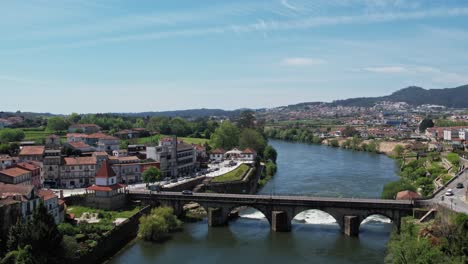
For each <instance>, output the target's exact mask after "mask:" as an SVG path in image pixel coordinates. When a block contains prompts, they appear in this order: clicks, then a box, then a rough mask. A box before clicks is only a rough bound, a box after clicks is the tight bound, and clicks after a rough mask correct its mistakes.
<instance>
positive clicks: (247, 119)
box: [237, 110, 255, 128]
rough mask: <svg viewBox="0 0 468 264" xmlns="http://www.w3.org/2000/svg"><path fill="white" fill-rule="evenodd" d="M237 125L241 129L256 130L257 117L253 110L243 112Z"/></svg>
mask: <svg viewBox="0 0 468 264" xmlns="http://www.w3.org/2000/svg"><path fill="white" fill-rule="evenodd" d="M237 125H238V126H239V127H240V128H254V127H255V116H254V112H253V111H252V110H247V111H243V112H242V113H241V114H240V115H239V119H238V121H237Z"/></svg>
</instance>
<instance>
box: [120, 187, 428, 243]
mask: <svg viewBox="0 0 468 264" xmlns="http://www.w3.org/2000/svg"><path fill="white" fill-rule="evenodd" d="M127 195H128V197H129V199H131V200H141V201H145V202H151V203H155V204H160V205H164V206H169V207H172V208H173V209H174V213H175V214H176V215H181V214H183V206H184V205H185V204H187V203H190V202H196V203H198V204H199V205H200V206H202V207H203V208H204V209H205V210H206V211H207V213H208V224H209V226H223V225H226V224H227V223H228V221H229V215H230V213H231V211H232V210H233V209H235V208H238V207H243V206H247V207H252V208H255V209H257V210H259V211H260V212H262V213H263V214H264V215H265V217H266V219H267V220H268V222H269V223H270V227H271V229H272V230H273V231H278V232H288V231H290V230H291V221H292V220H293V218H294V217H295V216H296V215H298V214H299V213H301V212H304V211H306V210H311V209H316V210H321V211H324V212H326V213H328V214H330V215H331V216H333V218H335V220H336V222H337V223H338V225H339V226H340V228H341V230H342V231H343V232H344V233H345V234H346V235H349V236H357V235H358V234H359V227H360V224H361V222H362V221H364V219H366V218H367V217H368V216H370V215H375V214H377V215H383V216H386V217H388V218H390V219H391V220H392V222H393V223H394V225H395V226H396V227H397V228H398V230H399V228H400V222H401V218H402V217H404V216H408V215H412V213H413V209H414V208H416V207H421V205H420V204H417V201H408V200H382V199H354V198H325V197H308V196H270V195H243V194H217V193H216V194H214V193H194V194H192V195H184V194H181V193H179V192H150V191H146V190H144V191H143V190H141V191H140V190H131V191H128V193H127Z"/></svg>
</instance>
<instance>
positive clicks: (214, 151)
mask: <svg viewBox="0 0 468 264" xmlns="http://www.w3.org/2000/svg"><path fill="white" fill-rule="evenodd" d="M224 153H226V151H225V150H224V149H222V148H217V149H215V150H213V151H211V154H224Z"/></svg>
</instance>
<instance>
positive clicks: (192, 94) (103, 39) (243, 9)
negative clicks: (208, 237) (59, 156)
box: [0, 0, 468, 114]
mask: <svg viewBox="0 0 468 264" xmlns="http://www.w3.org/2000/svg"><path fill="white" fill-rule="evenodd" d="M467 62H468V1H466V0H444V1H441V0H431V1H429V0H427V1H426V0H411V1H410V0H309V1H305V0H271V1H267V0H236V1H226V0H215V1H214V0H203V1H194V0H193V1H187V0H186V1H179V0H159V1H158V0H151V1H145V0H138V1H118V0H115V1H110V0H100V1H94V0H60V1H47V0H30V1H17V0H2V1H0V111H17V110H21V111H34V112H51V113H61V114H68V113H72V112H77V113H97V112H101V113H102V112H142V111H164V110H177V109H193V108H222V109H238V108H245V107H247V108H263V107H275V106H281V105H287V104H294V103H300V102H311V101H332V100H335V99H345V98H351V97H358V96H380V95H387V94H390V93H392V92H394V91H396V90H398V89H401V88H404V87H407V86H412V85H416V86H421V87H424V88H447V87H456V86H460V85H464V84H468V63H467Z"/></svg>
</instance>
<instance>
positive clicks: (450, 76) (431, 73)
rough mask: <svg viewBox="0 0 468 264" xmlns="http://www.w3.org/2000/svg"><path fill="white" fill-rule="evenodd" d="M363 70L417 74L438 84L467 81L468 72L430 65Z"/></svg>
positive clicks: (463, 82) (465, 82) (367, 69)
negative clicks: (450, 70) (446, 69)
mask: <svg viewBox="0 0 468 264" xmlns="http://www.w3.org/2000/svg"><path fill="white" fill-rule="evenodd" d="M363 70H364V71H368V72H373V73H379V74H406V75H410V76H411V75H413V76H418V77H419V79H426V80H431V81H432V82H433V83H436V84H438V85H461V84H467V83H468V74H461V73H456V72H449V71H445V70H441V69H439V68H435V67H430V66H412V65H409V66H407V65H405V66H384V67H366V68H364V69H363Z"/></svg>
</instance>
